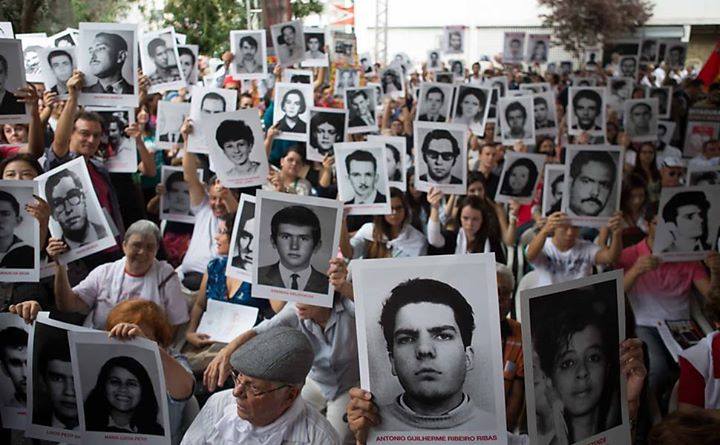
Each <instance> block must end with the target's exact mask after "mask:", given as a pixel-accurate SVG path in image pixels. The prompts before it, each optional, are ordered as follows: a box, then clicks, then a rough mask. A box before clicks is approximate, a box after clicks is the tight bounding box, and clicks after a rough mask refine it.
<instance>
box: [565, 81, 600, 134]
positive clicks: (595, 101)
mask: <svg viewBox="0 0 720 445" xmlns="http://www.w3.org/2000/svg"><path fill="white" fill-rule="evenodd" d="M605 91H606V88H605V87H570V90H569V94H568V112H567V121H568V127H569V130H568V134H570V135H575V136H577V135H580V134H582V133H587V134H589V135H590V136H603V135H604V134H605V122H606V112H605V102H606V98H605Z"/></svg>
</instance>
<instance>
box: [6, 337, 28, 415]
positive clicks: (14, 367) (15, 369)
mask: <svg viewBox="0 0 720 445" xmlns="http://www.w3.org/2000/svg"><path fill="white" fill-rule="evenodd" d="M27 343H28V334H27V332H25V331H24V330H22V329H20V328H16V327H14V326H10V327H8V328H5V329H3V330H2V331H0V364H2V371H3V373H4V374H5V375H6V376H7V377H8V378H9V379H10V381H11V382H12V384H13V389H14V391H13V394H12V396H11V397H10V398H9V399H8V400H5V401H3V402H2V403H3V406H4V407H6V408H25V406H26V403H27V376H26V372H27Z"/></svg>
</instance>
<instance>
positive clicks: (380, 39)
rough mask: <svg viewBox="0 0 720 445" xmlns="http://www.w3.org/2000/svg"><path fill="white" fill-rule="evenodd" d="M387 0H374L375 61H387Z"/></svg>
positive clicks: (384, 62)
mask: <svg viewBox="0 0 720 445" xmlns="http://www.w3.org/2000/svg"><path fill="white" fill-rule="evenodd" d="M388 1H389V0H375V63H378V62H379V63H382V64H383V65H385V64H386V63H387V35H388V23H387V20H388Z"/></svg>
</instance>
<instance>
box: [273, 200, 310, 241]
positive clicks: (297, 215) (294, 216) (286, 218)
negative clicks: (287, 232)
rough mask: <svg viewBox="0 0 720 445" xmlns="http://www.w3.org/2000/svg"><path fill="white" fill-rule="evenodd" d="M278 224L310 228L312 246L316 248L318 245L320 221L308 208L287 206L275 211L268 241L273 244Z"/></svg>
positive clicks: (278, 228)
mask: <svg viewBox="0 0 720 445" xmlns="http://www.w3.org/2000/svg"><path fill="white" fill-rule="evenodd" d="M280 224H290V225H293V226H303V227H310V228H311V229H312V237H313V246H314V247H317V246H318V245H319V244H320V240H321V232H320V219H318V217H317V215H316V214H315V212H313V211H312V210H310V209H309V208H307V207H304V206H289V207H285V208H283V209H280V210H279V211H277V212H276V213H275V214H274V215H273V217H272V220H271V221H270V239H271V240H272V241H273V243H276V242H277V236H278V230H280Z"/></svg>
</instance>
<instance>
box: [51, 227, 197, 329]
mask: <svg viewBox="0 0 720 445" xmlns="http://www.w3.org/2000/svg"><path fill="white" fill-rule="evenodd" d="M160 240H161V236H160V229H158V227H157V226H156V225H155V223H153V222H151V221H148V220H144V219H143V220H140V221H136V222H135V223H133V224H132V225H131V226H130V227H128V229H127V231H126V232H125V239H124V241H123V244H122V249H123V252H124V253H125V256H124V257H123V258H121V259H119V260H117V261H114V262H112V263H106V264H102V265H100V266H98V267H97V268H95V269H94V270H92V271H91V272H90V273H89V274H88V276H87V277H86V278H85V279H84V280H83V281H81V282H80V283H79V284H78V285H77V286H75V287H70V282H69V281H68V276H67V268H66V267H65V265H62V264H59V263H57V262H56V263H57V271H56V273H55V304H56V305H57V308H58V309H59V310H61V311H65V312H80V313H83V314H87V315H88V317H87V319H86V321H85V324H86V325H88V326H92V327H93V328H95V329H103V328H104V327H105V322H106V319H107V315H108V313H109V312H110V310H111V309H112V308H113V307H114V306H115V305H117V304H118V303H120V302H122V301H125V300H133V299H142V300H149V301H152V302H154V303H157V304H158V305H159V306H160V307H161V308H163V309H164V310H165V313H166V314H167V317H168V319H169V321H170V324H172V325H173V326H175V327H177V326H178V325H181V324H183V323H185V322H187V321H188V308H187V304H186V303H185V299H184V297H183V295H182V292H181V290H180V280H179V278H178V276H177V274H175V271H174V270H173V267H172V266H171V265H170V264H168V263H167V262H165V261H158V260H157V259H155V255H156V254H157V251H158V247H159V246H160ZM65 251H67V245H65V243H64V242H63V241H62V240H61V239H58V238H50V240H49V242H48V247H47V252H48V255H50V257H51V258H53V259H54V258H57V256H58V255H60V254H62V253H63V252H65Z"/></svg>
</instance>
